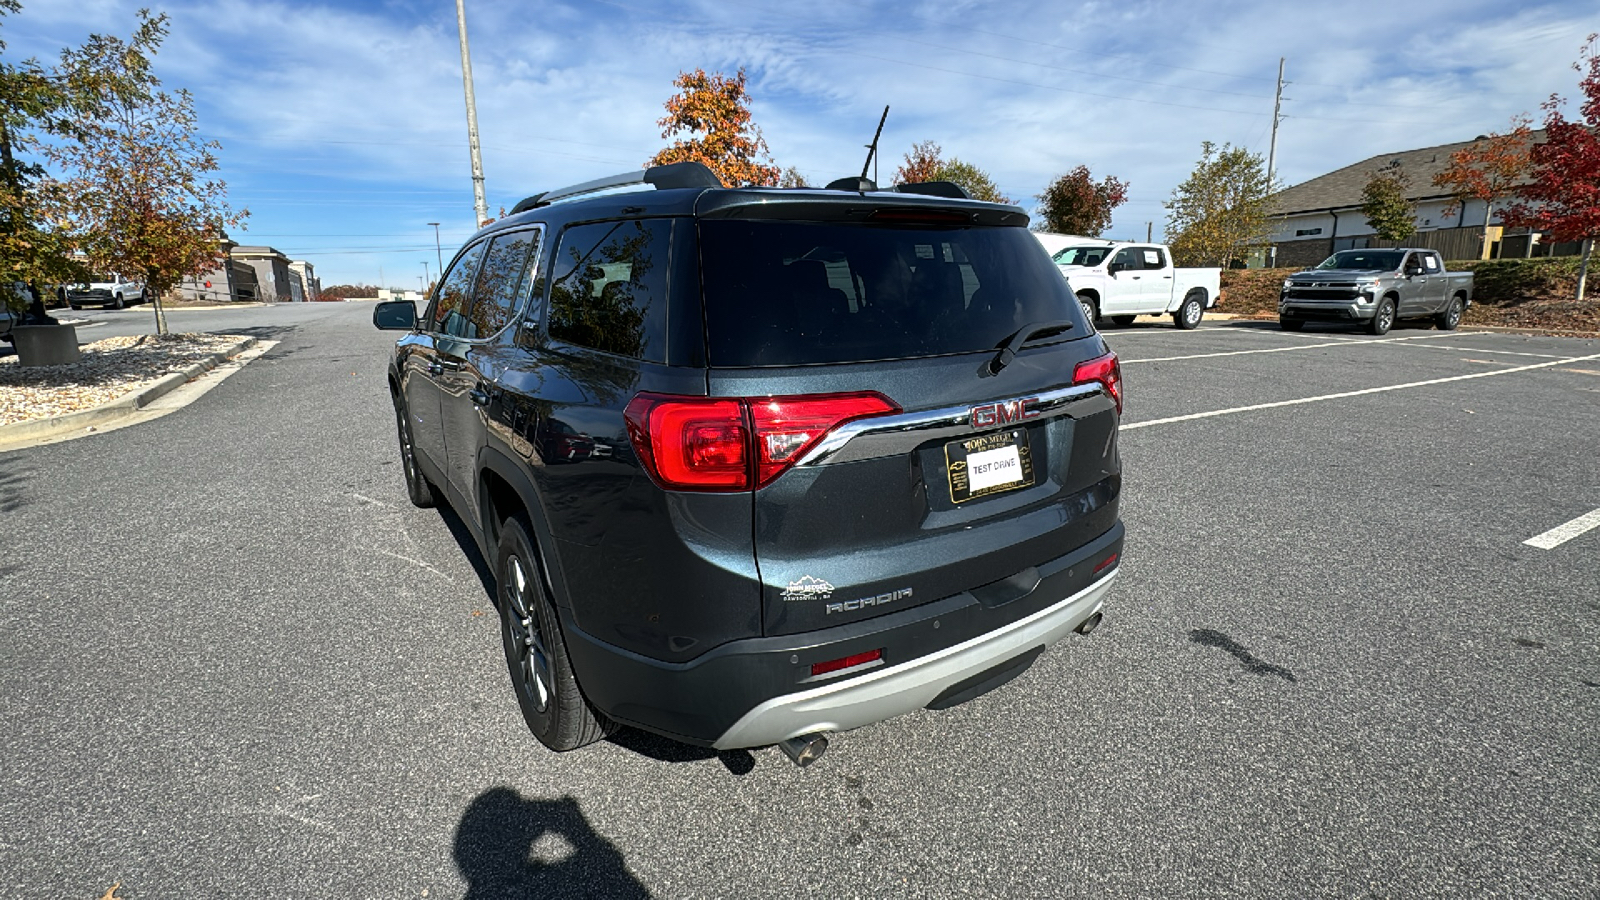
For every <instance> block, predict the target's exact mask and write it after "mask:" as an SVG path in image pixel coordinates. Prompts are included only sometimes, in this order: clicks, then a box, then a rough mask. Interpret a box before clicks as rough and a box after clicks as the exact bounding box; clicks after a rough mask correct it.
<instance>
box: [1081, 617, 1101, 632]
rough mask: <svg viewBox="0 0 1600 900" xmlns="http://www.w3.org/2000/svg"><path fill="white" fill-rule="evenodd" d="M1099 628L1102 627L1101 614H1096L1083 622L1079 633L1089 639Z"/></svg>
mask: <svg viewBox="0 0 1600 900" xmlns="http://www.w3.org/2000/svg"><path fill="white" fill-rule="evenodd" d="M1099 627H1100V614H1099V613H1095V614H1094V615H1092V616H1090V617H1089V618H1087V619H1084V620H1083V623H1082V624H1080V625H1079V626H1078V633H1079V634H1081V635H1084V636H1085V637H1087V636H1088V635H1090V634H1091V633H1093V632H1094V630H1095V629H1096V628H1099Z"/></svg>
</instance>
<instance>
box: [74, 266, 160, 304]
mask: <svg viewBox="0 0 1600 900" xmlns="http://www.w3.org/2000/svg"><path fill="white" fill-rule="evenodd" d="M91 277H92V278H93V279H94V280H93V281H90V282H88V283H86V284H69V285H67V286H66V294H67V304H68V305H70V306H71V307H72V308H73V309H82V308H83V305H84V304H86V303H98V304H100V305H101V306H109V307H111V308H112V309H121V308H122V307H124V306H126V305H127V304H129V303H143V302H144V301H145V294H144V283H143V282H139V281H133V280H132V279H128V278H124V277H122V276H121V275H119V274H117V273H116V272H110V273H102V274H96V275H93V276H91Z"/></svg>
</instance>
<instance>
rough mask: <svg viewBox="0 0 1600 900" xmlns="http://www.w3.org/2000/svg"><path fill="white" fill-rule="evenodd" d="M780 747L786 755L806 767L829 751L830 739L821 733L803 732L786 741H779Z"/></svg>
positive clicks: (795, 762) (796, 763) (800, 765)
mask: <svg viewBox="0 0 1600 900" xmlns="http://www.w3.org/2000/svg"><path fill="white" fill-rule="evenodd" d="M778 749H780V750H782V751H783V753H784V755H785V756H787V757H789V758H790V759H791V760H794V764H795V765H797V766H799V767H800V768H802V769H804V768H805V767H806V766H809V765H811V764H812V763H814V762H816V761H817V760H818V759H821V758H822V754H824V753H826V752H827V751H828V739H827V738H825V737H823V736H822V735H821V734H802V735H800V736H799V737H792V738H789V739H788V740H785V741H779V742H778Z"/></svg>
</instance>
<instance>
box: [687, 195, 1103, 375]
mask: <svg viewBox="0 0 1600 900" xmlns="http://www.w3.org/2000/svg"><path fill="white" fill-rule="evenodd" d="M700 260H701V279H702V283H703V285H704V289H705V308H706V338H707V343H708V346H709V350H710V362H711V365H713V366H724V367H738V366H792V365H804V364H807V363H835V362H859V361H867V360H881V359H906V358H911V357H919V356H939V355H944V354H951V353H967V352H972V351H977V350H988V349H992V348H995V347H998V346H1000V345H1001V344H1002V343H1003V342H1004V341H1005V340H1006V338H1008V337H1010V336H1011V335H1012V333H1014V332H1015V331H1016V330H1017V329H1018V328H1021V327H1022V326H1023V325H1026V324H1029V323H1030V322H1042V321H1053V320H1061V319H1070V320H1072V321H1074V322H1077V323H1078V329H1079V330H1078V331H1077V332H1076V334H1077V336H1082V335H1083V334H1085V333H1087V331H1088V329H1087V326H1085V325H1084V324H1083V322H1082V316H1081V313H1079V311H1078V304H1077V303H1076V302H1075V301H1074V300H1073V298H1072V292H1071V291H1070V290H1069V289H1068V288H1067V282H1066V279H1064V278H1062V277H1061V273H1060V272H1059V271H1058V270H1057V269H1056V267H1055V266H1053V265H1051V263H1050V258H1049V257H1048V256H1046V255H1045V253H1044V250H1043V249H1042V248H1041V247H1040V246H1039V242H1038V241H1036V240H1034V239H1033V236H1032V235H1030V234H1028V232H1026V231H1024V230H1023V229H1021V228H999V227H963V228H939V227H909V226H883V225H856V224H840V223H833V222H774V221H748V220H738V219H728V220H701V222H700Z"/></svg>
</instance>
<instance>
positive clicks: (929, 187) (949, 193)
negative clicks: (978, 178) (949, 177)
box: [823, 175, 972, 200]
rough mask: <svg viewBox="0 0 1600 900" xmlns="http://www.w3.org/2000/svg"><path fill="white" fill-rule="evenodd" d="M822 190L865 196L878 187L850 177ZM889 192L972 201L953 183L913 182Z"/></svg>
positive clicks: (833, 182) (831, 183)
mask: <svg viewBox="0 0 1600 900" xmlns="http://www.w3.org/2000/svg"><path fill="white" fill-rule="evenodd" d="M823 190H828V191H856V192H858V193H862V194H865V193H866V192H868V191H876V190H878V186H877V185H876V184H874V183H873V181H872V179H870V178H858V177H856V176H854V175H851V176H849V177H847V178H837V179H835V180H833V181H830V182H828V186H827V187H826V188H824V189H823ZM889 190H891V191H894V192H895V193H897V194H922V195H924V196H928V197H949V198H950V199H952V200H971V199H972V195H971V194H969V193H967V189H966V188H964V187H962V186H961V185H959V184H956V183H955V182H953V181H915V182H912V183H911V184H897V185H895V186H894V187H892V188H890V189H889Z"/></svg>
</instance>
